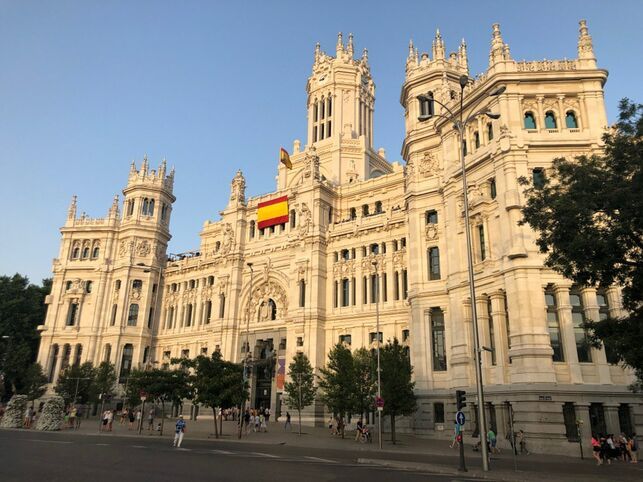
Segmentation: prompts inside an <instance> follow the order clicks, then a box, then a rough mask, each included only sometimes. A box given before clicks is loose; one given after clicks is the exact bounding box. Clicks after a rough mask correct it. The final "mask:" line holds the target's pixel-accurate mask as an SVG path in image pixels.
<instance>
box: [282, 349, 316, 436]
mask: <svg viewBox="0 0 643 482" xmlns="http://www.w3.org/2000/svg"><path fill="white" fill-rule="evenodd" d="M288 377H289V378H290V380H291V381H290V382H286V384H285V389H286V404H287V405H288V406H289V407H290V408H292V409H295V410H297V414H298V418H299V435H301V411H302V410H303V409H304V408H306V407H308V406H310V405H312V403H313V402H314V401H315V394H316V393H317V388H316V387H315V376H314V375H313V367H312V366H311V365H310V361H308V357H307V356H306V355H304V354H303V353H301V352H298V353H297V354H296V355H295V356H294V357H293V359H292V362H291V363H290V365H289V366H288Z"/></svg>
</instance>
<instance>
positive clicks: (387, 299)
mask: <svg viewBox="0 0 643 482" xmlns="http://www.w3.org/2000/svg"><path fill="white" fill-rule="evenodd" d="M462 75H469V68H468V61H467V48H466V45H465V43H464V41H463V42H462V43H461V44H460V45H459V46H458V49H457V52H454V53H450V54H447V52H446V50H445V45H444V42H443V40H442V38H441V36H440V33H439V32H438V33H437V34H436V36H435V40H434V41H433V45H432V48H431V53H430V54H429V53H420V52H419V51H418V49H417V48H416V47H415V46H414V45H413V44H412V43H411V44H410V45H409V52H408V58H407V60H406V78H405V81H404V84H403V86H402V92H401V97H400V101H401V104H402V106H403V107H404V119H405V126H406V135H405V138H404V142H403V146H402V157H403V158H404V160H405V161H406V163H405V165H402V164H400V163H398V162H393V163H389V162H388V161H387V159H386V156H385V152H384V150H383V149H379V150H375V149H374V147H373V113H374V102H375V85H374V82H373V79H372V77H371V73H370V68H369V61H368V54H367V51H366V50H364V51H363V53H362V55H361V57H359V58H356V56H355V53H354V47H353V38H352V36H349V38H348V39H347V42H346V43H345V42H344V40H343V39H342V36H341V34H340V35H339V37H338V39H337V44H336V49H335V55H334V56H333V55H329V54H326V53H325V52H323V51H322V50H321V49H320V46H319V45H317V46H316V48H315V53H314V63H313V69H312V74H311V75H310V77H309V79H308V82H307V85H306V92H307V106H308V133H307V135H308V140H307V142H306V143H305V145H304V146H303V147H302V145H301V143H300V142H299V141H295V142H294V146H293V149H292V155H291V161H292V169H289V168H288V167H287V166H285V165H279V167H278V177H277V185H276V189H275V191H274V192H272V193H268V194H265V195H262V196H259V197H256V198H246V196H245V180H244V177H243V175H242V173H241V172H238V173H237V175H236V176H235V177H234V179H233V180H232V183H231V190H230V197H229V200H228V204H227V206H226V207H225V208H224V209H223V210H222V211H221V218H220V219H219V220H216V221H206V222H205V224H204V227H203V230H202V232H201V244H200V246H199V248H198V249H197V250H195V251H193V252H190V253H184V254H182V255H178V256H169V257H168V256H166V246H167V242H168V240H169V239H170V233H169V221H170V216H171V211H172V202H173V201H174V197H173V195H172V187H173V181H174V173H173V172H170V173H169V174H167V173H166V167H165V161H163V163H162V164H161V166H160V167H159V168H158V170H157V171H153V170H152V171H151V170H150V168H149V166H148V161H147V159H144V160H143V163H142V166H141V167H140V169H138V170H137V168H136V166H135V165H132V167H131V170H130V174H129V179H128V183H127V186H126V188H125V189H124V190H123V194H124V203H123V207H122V211H123V212H122V213H121V212H120V208H119V201H118V198H115V199H114V203H113V205H112V207H111V208H110V210H109V213H108V216H107V217H106V218H104V219H90V218H88V217H87V216H86V215H85V214H83V215H81V216H80V217H77V213H76V200H75V198H74V200H73V202H72V205H71V207H70V209H69V214H68V217H67V222H66V224H65V226H64V227H63V228H62V229H61V231H62V242H61V248H60V253H59V256H58V258H57V259H56V260H54V267H53V269H54V284H53V290H52V293H51V295H49V297H48V299H47V302H48V303H49V311H48V315H47V319H46V321H45V323H44V325H42V326H41V327H40V329H41V333H42V343H41V347H40V354H39V361H40V362H41V363H42V365H43V366H44V367H46V370H47V373H48V375H49V377H50V380H51V381H54V380H55V379H56V377H57V374H58V373H59V371H60V369H61V368H62V367H64V366H66V365H69V364H72V363H80V362H84V361H91V362H93V363H96V364H97V363H99V362H101V361H103V360H110V361H111V362H113V363H115V364H116V367H117V370H118V372H119V374H120V376H121V379H122V380H125V379H126V378H127V376H128V373H129V370H130V369H131V368H132V367H133V366H141V367H146V366H169V365H170V359H171V358H172V357H180V356H185V357H194V356H196V355H199V354H211V353H212V352H213V351H214V350H220V351H221V352H222V354H223V356H224V357H225V358H226V359H231V360H242V359H243V357H244V354H245V353H246V351H247V350H248V349H249V350H250V352H251V355H252V358H253V360H255V361H256V364H255V368H254V369H253V375H252V394H251V403H252V404H254V405H257V406H259V405H271V406H272V407H273V410H277V411H278V410H279V408H280V405H281V395H282V391H283V382H284V376H285V367H286V366H287V363H288V362H289V360H290V359H291V358H292V356H293V355H294V354H295V353H296V352H297V351H303V352H305V353H306V354H307V355H308V357H309V358H310V360H311V362H312V364H313V366H315V367H319V366H322V365H323V364H324V363H325V361H326V355H327V353H328V351H329V350H330V348H331V347H332V346H333V345H334V344H336V343H338V342H341V343H344V344H345V345H347V346H349V347H351V349H355V348H358V347H367V348H372V347H374V346H375V344H376V340H377V337H378V336H379V337H380V338H381V339H382V340H383V341H386V340H389V339H392V338H393V337H397V338H398V339H399V340H401V342H402V343H404V344H405V345H406V346H408V347H409V349H410V354H411V359H412V363H413V366H414V370H415V380H416V384H417V385H416V386H417V394H418V396H419V410H418V412H417V413H416V415H415V416H414V417H412V418H411V419H409V420H408V421H407V422H408V429H409V430H413V431H416V432H419V433H425V434H434V435H441V434H442V435H444V436H448V435H449V434H450V433H451V427H452V420H453V413H454V411H455V408H454V391H455V389H461V388H464V389H468V390H469V397H468V398H469V400H468V401H469V406H468V407H467V409H468V410H469V415H470V417H469V419H470V420H474V419H475V416H474V410H473V405H474V401H475V400H474V396H473V393H474V389H473V387H474V385H475V378H474V366H473V342H472V339H473V334H472V321H471V303H472V302H475V303H476V305H477V309H478V313H479V327H480V337H481V340H482V344H483V345H484V346H485V347H487V348H488V349H489V351H485V352H484V353H483V360H482V368H483V377H484V382H485V386H486V396H487V402H488V406H487V407H486V408H487V410H488V414H489V415H488V420H489V423H490V425H492V426H493V427H496V429H497V431H498V432H499V434H500V437H503V436H504V435H505V434H506V433H508V430H509V428H508V427H509V417H510V416H511V414H512V416H513V421H514V425H515V427H516V429H523V430H525V431H526V432H527V433H529V434H530V435H529V436H530V443H531V444H532V445H533V446H536V447H537V446H540V447H541V448H546V449H547V450H559V449H560V448H561V447H563V448H564V447H569V442H570V441H575V440H576V437H577V432H576V421H577V420H579V421H582V422H584V425H583V426H584V427H585V428H584V429H583V430H584V432H583V435H584V438H587V435H588V433H589V430H590V427H592V429H594V430H598V431H610V432H620V431H623V430H624V431H632V430H635V427H634V426H635V423H636V424H638V425H641V424H643V406H642V404H641V400H640V398H638V397H636V396H635V395H633V394H631V393H630V392H629V391H628V390H627V385H628V384H629V383H630V382H631V381H632V374H631V373H630V372H629V371H627V370H624V369H623V368H621V367H619V366H617V365H615V364H610V361H613V360H611V357H610V356H609V354H606V353H605V351H604V350H603V349H594V348H590V347H589V346H588V345H587V344H586V343H585V334H584V332H583V330H582V328H581V326H580V323H581V322H582V321H583V320H586V319H587V320H598V319H600V318H601V317H605V316H607V315H619V314H621V313H622V308H621V301H620V293H619V290H618V289H617V288H610V289H607V290H598V291H597V290H595V289H593V288H583V287H576V286H573V285H572V283H571V282H570V281H568V280H566V279H564V278H562V277H561V276H560V275H558V274H556V273H554V272H552V271H551V270H549V269H547V268H545V267H544V266H543V256H542V255H541V254H539V253H538V249H537V247H536V246H535V243H534V240H535V234H534V233H533V232H532V231H530V229H529V228H528V227H526V226H519V225H518V221H519V219H520V218H521V214H520V208H521V206H522V205H523V203H524V197H523V193H522V190H521V188H520V186H519V184H518V178H519V177H521V176H524V177H527V178H531V179H533V181H534V182H535V183H538V182H542V180H543V178H544V176H546V175H547V170H548V169H549V168H550V166H551V163H552V160H553V159H554V158H555V157H558V156H574V155H578V154H580V153H588V152H594V151H599V150H600V149H601V147H602V141H601V136H602V134H603V132H604V131H605V129H606V128H607V118H606V114H605V106H604V100H603V85H604V83H605V81H606V78H607V72H606V71H605V70H602V69H600V68H598V67H597V64H596V59H595V56H594V52H593V48H592V40H591V37H590V36H589V34H588V31H587V26H586V25H585V22H581V23H580V36H579V41H578V58H577V59H573V60H540V61H529V62H527V61H516V60H513V59H512V57H511V54H510V51H509V46H508V45H507V44H506V43H505V42H504V40H503V38H502V36H501V33H500V28H499V26H498V25H494V26H493V32H492V41H491V50H490V54H489V67H488V69H487V71H486V72H484V73H483V74H481V75H478V76H477V77H471V78H470V81H469V83H468V85H467V86H466V87H465V88H464V91H463V92H464V94H463V95H464V98H463V105H464V108H463V109H464V112H463V113H464V115H465V117H466V116H469V115H471V114H475V113H476V112H479V111H480V110H481V109H489V110H491V111H492V112H494V113H499V114H500V118H499V119H497V120H492V119H489V118H487V117H486V116H484V115H482V114H481V115H478V116H477V117H475V119H474V121H473V122H471V123H469V127H468V130H467V133H466V138H465V142H466V147H467V155H466V165H467V172H468V179H469V189H470V192H469V201H470V219H469V223H468V226H467V223H466V222H465V220H464V217H463V201H462V187H461V186H462V181H461V178H460V175H461V172H460V165H459V161H458V150H457V149H458V139H457V134H456V132H455V131H454V130H453V129H452V126H451V125H450V123H449V122H448V121H446V120H445V119H444V118H442V117H440V114H443V113H444V112H445V111H443V110H441V108H440V107H438V106H436V112H435V114H436V115H435V116H433V117H432V118H431V119H430V120H429V121H427V122H422V123H421V122H419V121H418V115H419V113H420V110H419V109H420V105H419V102H418V101H417V100H416V98H417V96H418V95H420V94H426V93H427V92H431V93H432V95H433V96H434V98H435V99H437V100H439V101H440V102H441V103H443V104H445V105H446V106H448V107H449V108H450V109H452V110H454V111H455V112H458V110H459V105H460V85H459V78H460V77H461V76H462ZM498 86H505V87H506V90H505V91H504V93H502V94H501V95H499V96H496V97H488V96H487V95H486V94H487V93H488V92H490V91H491V90H493V89H495V88H497V87H498ZM266 174H269V173H266ZM275 203H278V204H279V205H280V207H279V209H285V214H286V216H285V218H284V216H281V217H280V218H272V219H273V221H272V222H270V220H269V221H268V222H267V223H266V222H265V221H259V217H261V216H260V213H259V212H258V211H260V209H263V208H262V206H263V207H265V206H269V205H274V204H275ZM284 203H286V204H284ZM286 206H287V207H286ZM274 219H278V222H277V221H274ZM466 227H468V228H469V229H471V231H472V234H473V240H474V258H475V260H474V261H475V277H476V284H477V293H478V296H477V299H476V300H471V299H469V291H468V282H467V260H466V247H465V231H464V230H465V228H466ZM378 280H379V283H378ZM377 286H379V287H380V297H379V303H376V300H377V298H376V291H375V289H376V287H377ZM377 305H379V306H377ZM378 308H379V314H380V327H381V330H380V331H381V333H380V334H379V335H378V333H377V332H376V309H378ZM316 414H317V416H318V417H322V416H323V414H322V413H321V407H318V408H317V412H316ZM471 426H472V427H473V426H475V423H472V424H471ZM638 431H639V432H641V431H643V427H639V430H638Z"/></svg>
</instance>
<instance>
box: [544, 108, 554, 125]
mask: <svg viewBox="0 0 643 482" xmlns="http://www.w3.org/2000/svg"><path fill="white" fill-rule="evenodd" d="M545 128H546V129H556V128H557V125H556V115H555V114H554V112H553V111H551V110H548V111H547V112H545Z"/></svg>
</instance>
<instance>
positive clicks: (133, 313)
mask: <svg viewBox="0 0 643 482" xmlns="http://www.w3.org/2000/svg"><path fill="white" fill-rule="evenodd" d="M137 320H138V304H137V303H132V304H131V305H129V314H128V315H127V326H136V321H137Z"/></svg>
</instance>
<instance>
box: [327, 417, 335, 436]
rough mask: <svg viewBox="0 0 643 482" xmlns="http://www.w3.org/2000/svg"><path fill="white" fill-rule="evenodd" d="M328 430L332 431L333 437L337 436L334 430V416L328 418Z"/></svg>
mask: <svg viewBox="0 0 643 482" xmlns="http://www.w3.org/2000/svg"><path fill="white" fill-rule="evenodd" d="M328 430H330V434H331V435H336V434H337V432H336V431H335V430H333V416H332V415H331V416H330V417H329V418H328Z"/></svg>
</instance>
